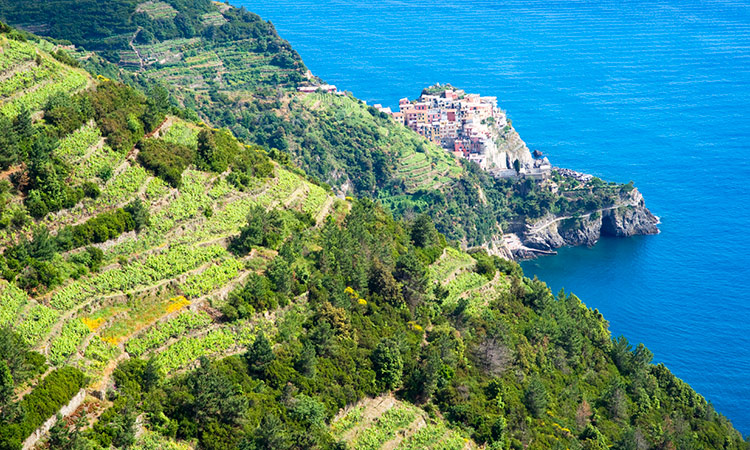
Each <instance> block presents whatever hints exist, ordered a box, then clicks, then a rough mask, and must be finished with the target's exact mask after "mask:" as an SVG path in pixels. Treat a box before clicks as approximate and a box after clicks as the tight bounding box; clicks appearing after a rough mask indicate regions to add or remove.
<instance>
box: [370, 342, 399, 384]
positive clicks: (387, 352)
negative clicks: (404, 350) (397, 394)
mask: <svg viewBox="0 0 750 450" xmlns="http://www.w3.org/2000/svg"><path fill="white" fill-rule="evenodd" d="M372 363H373V365H374V366H375V373H376V374H377V377H378V379H379V380H380V382H382V383H383V385H384V386H385V387H386V389H395V388H397V387H398V386H399V385H400V384H401V375H402V371H403V369H404V362H403V360H402V359H401V350H399V348H398V343H397V342H396V341H395V340H393V339H390V338H384V339H382V340H381V341H380V343H379V344H378V345H377V347H375V351H373V353H372Z"/></svg>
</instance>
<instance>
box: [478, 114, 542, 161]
mask: <svg viewBox="0 0 750 450" xmlns="http://www.w3.org/2000/svg"><path fill="white" fill-rule="evenodd" d="M491 144H492V145H490V148H488V149H487V162H488V163H489V166H490V167H492V168H498V169H506V170H510V169H513V161H515V160H518V161H519V162H520V163H521V166H522V167H531V166H533V164H534V159H533V158H532V157H531V152H530V151H529V148H528V147H527V146H526V143H525V142H524V141H523V139H521V136H520V135H519V134H518V132H517V131H516V129H515V128H513V126H512V125H510V124H508V126H507V128H506V127H502V128H501V127H500V126H498V128H497V129H495V130H494V132H493V140H492V143H491Z"/></svg>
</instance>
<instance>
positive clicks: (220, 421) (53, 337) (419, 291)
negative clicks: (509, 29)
mask: <svg viewBox="0 0 750 450" xmlns="http://www.w3.org/2000/svg"><path fill="white" fill-rule="evenodd" d="M154 8H156V7H154ZM154 8H152V9H151V10H149V11H150V12H151V13H153V14H160V15H164V14H167V15H168V14H170V12H169V10H168V9H165V8H164V7H163V6H160V8H161V9H154ZM0 39H2V40H0V42H2V43H3V45H4V47H3V49H5V48H10V46H11V45H12V46H13V48H16V49H19V51H21V52H22V53H23V54H29V55H30V54H34V55H39V56H38V57H39V58H40V59H41V60H42V61H43V62H45V61H47V62H48V64H49V65H50V67H52V68H53V70H55V71H57V72H60V73H66V72H72V71H74V68H72V67H70V66H69V65H68V64H69V63H71V61H58V60H57V59H56V58H54V57H53V56H52V53H50V52H55V53H56V52H57V51H58V50H59V48H57V47H56V44H54V43H50V42H48V41H44V40H41V39H39V38H34V37H33V36H31V35H24V34H22V33H18V32H17V31H15V30H12V29H9V28H3V32H2V33H0ZM9 53H10V52H8V53H5V52H3V54H0V64H4V65H5V66H6V68H7V70H8V71H9V73H15V72H18V71H19V66H20V65H23V64H28V63H29V60H28V59H23V58H20V59H19V60H18V61H12V62H8V63H6V56H5V55H6V54H9ZM34 58H35V59H36V58H37V56H34ZM62 59H64V58H62ZM33 63H34V64H36V61H34V62H33ZM76 73H81V72H76ZM83 76H85V83H84V84H83V86H80V85H76V86H74V87H71V88H70V89H69V90H63V91H58V92H53V93H50V94H49V95H48V96H47V97H46V99H44V101H41V102H40V103H39V106H36V107H27V108H20V110H19V111H17V112H16V111H14V110H11V109H8V110H6V111H5V112H4V113H3V116H2V117H3V118H2V120H4V121H6V124H8V125H7V126H6V127H3V128H2V129H0V130H2V134H0V136H2V139H4V141H5V142H10V143H12V145H11V146H8V147H4V148H3V151H4V152H5V153H4V158H5V160H6V161H7V163H6V165H5V167H7V170H5V171H4V175H3V176H4V179H5V180H6V181H4V182H3V194H2V200H3V203H2V214H0V227H2V234H1V235H0V245H1V246H2V256H1V257H0V269H1V270H0V275H1V276H2V278H3V280H2V281H0V327H2V328H0V417H2V421H0V448H8V449H17V448H20V446H21V442H22V441H23V440H24V439H26V437H27V436H28V435H29V434H30V433H31V431H32V430H33V429H35V428H36V427H38V426H39V424H40V423H42V422H43V421H44V420H46V418H48V417H50V416H52V415H53V411H54V410H55V409H57V408H59V406H61V405H64V404H66V403H67V402H68V401H69V400H70V398H71V397H72V396H73V395H74V394H75V393H76V392H77V391H78V389H79V388H80V387H84V388H85V389H86V392H87V393H88V394H89V395H88V397H87V398H86V399H85V400H84V402H83V403H82V405H81V406H79V407H78V408H77V409H76V410H75V411H73V412H72V413H71V414H70V415H68V417H66V418H65V419H64V420H58V421H57V424H56V425H55V426H54V427H53V428H52V429H51V430H50V432H49V433H45V434H44V437H43V439H42V440H41V441H40V442H39V443H38V445H39V446H40V447H47V448H71V449H72V448H75V449H79V448H87V449H98V448H186V447H192V448H202V449H204V448H205V449H235V448H240V449H285V448H288V449H292V448H392V447H396V446H397V447H400V448H425V447H428V448H429V447H434V446H444V447H447V448H462V447H461V446H462V445H463V447H472V446H485V447H486V448H532V449H542V448H545V449H546V448H587V449H605V448H618V449H631V448H695V449H702V448H703V449H710V448H727V449H743V448H747V444H746V443H745V442H743V440H742V437H741V436H740V435H739V433H738V432H737V431H736V430H734V429H733V428H732V426H731V424H730V423H729V422H728V421H727V419H726V418H724V417H723V416H721V415H720V414H718V413H717V412H715V411H714V410H713V408H712V406H711V405H710V403H707V402H706V400H705V399H704V398H703V397H701V396H700V395H698V394H697V393H695V392H694V391H693V390H692V389H691V388H690V387H689V386H688V385H686V384H685V383H684V382H682V381H680V380H679V379H677V378H676V377H675V376H674V375H673V374H671V372H669V370H668V369H667V368H666V367H664V366H663V365H653V364H652V362H651V353H650V352H649V351H648V350H647V349H646V348H645V347H644V346H643V345H638V346H636V347H635V348H633V346H631V345H630V344H629V343H628V341H627V340H626V339H625V338H622V337H620V338H617V339H614V340H613V339H611V336H610V334H609V331H608V330H607V322H606V321H605V320H604V318H603V317H602V316H601V314H599V313H598V312H597V311H596V310H591V309H589V308H587V307H586V306H585V305H583V304H582V303H581V302H580V300H579V299H578V298H576V297H575V296H573V295H570V294H567V293H565V292H560V293H559V294H557V295H553V294H552V293H551V292H550V291H549V289H548V288H547V287H546V286H545V285H544V283H542V282H541V281H539V280H531V279H528V278H526V277H524V276H523V273H522V272H521V269H520V267H519V266H518V265H517V264H515V263H514V262H511V261H507V260H504V259H500V258H498V257H494V256H489V255H488V254H486V253H485V252H483V251H479V252H474V253H471V254H468V253H466V252H464V251H462V250H460V246H459V245H458V243H457V242H455V241H452V240H450V239H446V237H445V236H444V235H442V234H440V233H439V232H438V230H437V229H436V227H435V223H434V221H433V220H432V219H431V218H430V216H429V215H427V214H418V215H414V216H413V217H412V218H410V219H409V220H404V219H396V218H394V217H393V215H392V214H391V213H390V212H389V211H388V210H387V209H384V208H383V207H382V206H381V205H380V204H378V203H376V202H374V201H372V200H371V199H367V198H364V199H359V200H357V199H351V198H350V199H346V200H340V199H337V198H335V197H334V196H333V195H332V194H331V191H330V190H328V189H327V188H326V187H325V186H321V185H319V184H318V183H315V182H312V181H311V179H312V177H308V176H307V175H305V173H304V172H303V171H301V170H300V169H297V168H294V167H293V166H291V165H290V162H289V158H288V156H287V155H286V154H284V153H281V152H278V151H270V152H266V151H265V150H264V149H263V148H261V147H259V146H257V145H251V144H247V143H244V142H241V141H239V140H237V139H236V138H235V137H234V136H233V135H232V134H231V132H229V131H228V130H225V129H215V128H211V127H209V126H207V125H205V124H204V123H200V122H195V121H193V120H192V119H191V117H192V116H191V114H190V113H189V112H186V111H185V110H183V109H181V108H178V107H175V106H174V105H171V104H170V103H169V101H168V96H167V95H165V93H164V92H163V91H160V90H159V89H156V88H155V89H152V90H150V91H148V92H146V93H142V92H139V91H136V90H134V89H133V88H131V87H128V86H127V85H123V84H120V83H118V82H115V81H112V80H109V79H106V78H104V77H98V78H93V77H89V76H86V75H85V74H83ZM43 83H45V81H44V79H43V78H40V80H39V82H38V83H37V84H34V83H33V82H32V83H31V84H30V85H28V86H27V87H24V88H23V89H30V90H34V89H35V88H36V86H38V85H41V84H43ZM19 92H20V91H19ZM15 98H17V96H16V93H15V92H14V93H11V94H10V95H8V96H6V97H3V105H5V104H8V103H9V102H13V101H14V99H15ZM357 114H360V113H357ZM362 114H363V113H362ZM434 156H435V157H437V156H438V155H434ZM409 161H411V160H409ZM383 401H387V402H389V404H390V406H389V407H387V408H383V409H381V410H377V411H376V410H375V409H374V408H371V406H372V405H373V403H374V402H375V403H377V402H383ZM40 405H44V407H42V406H40ZM360 408H361V410H362V415H361V416H360V415H359V413H358V412H357V411H359V410H360ZM438 440H439V442H438ZM462 443H463V444H462Z"/></svg>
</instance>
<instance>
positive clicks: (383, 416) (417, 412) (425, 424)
mask: <svg viewBox="0 0 750 450" xmlns="http://www.w3.org/2000/svg"><path fill="white" fill-rule="evenodd" d="M331 432H332V433H333V434H334V435H335V436H337V437H339V439H340V440H341V441H343V442H345V443H346V446H347V448H351V449H356V450H379V449H401V450H417V449H425V450H426V449H441V450H462V449H466V450H469V449H475V448H478V447H477V445H476V444H475V443H474V442H473V441H471V440H470V439H468V438H466V437H464V436H462V435H461V433H460V432H458V431H456V430H454V429H452V428H451V427H450V426H448V425H447V424H446V423H445V422H444V421H443V420H440V419H432V418H430V417H429V416H428V415H427V413H425V411H423V410H421V409H419V408H417V407H416V406H413V405H410V404H408V403H405V402H402V401H399V400H397V399H395V398H394V397H392V396H382V397H376V398H368V399H366V400H363V401H362V402H359V403H357V404H355V405H352V406H351V407H349V408H347V409H346V410H345V411H342V412H341V413H340V414H339V415H338V416H337V417H336V418H335V419H334V420H333V421H332V422H331Z"/></svg>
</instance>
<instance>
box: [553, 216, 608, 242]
mask: <svg viewBox="0 0 750 450" xmlns="http://www.w3.org/2000/svg"><path fill="white" fill-rule="evenodd" d="M558 230H559V233H560V236H562V239H563V240H564V241H565V245H585V246H587V247H591V246H593V245H594V244H596V242H597V241H598V240H599V237H600V236H601V234H602V215H601V214H591V215H589V216H587V217H582V218H580V219H567V220H563V221H562V222H561V223H560V225H559V226H558Z"/></svg>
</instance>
